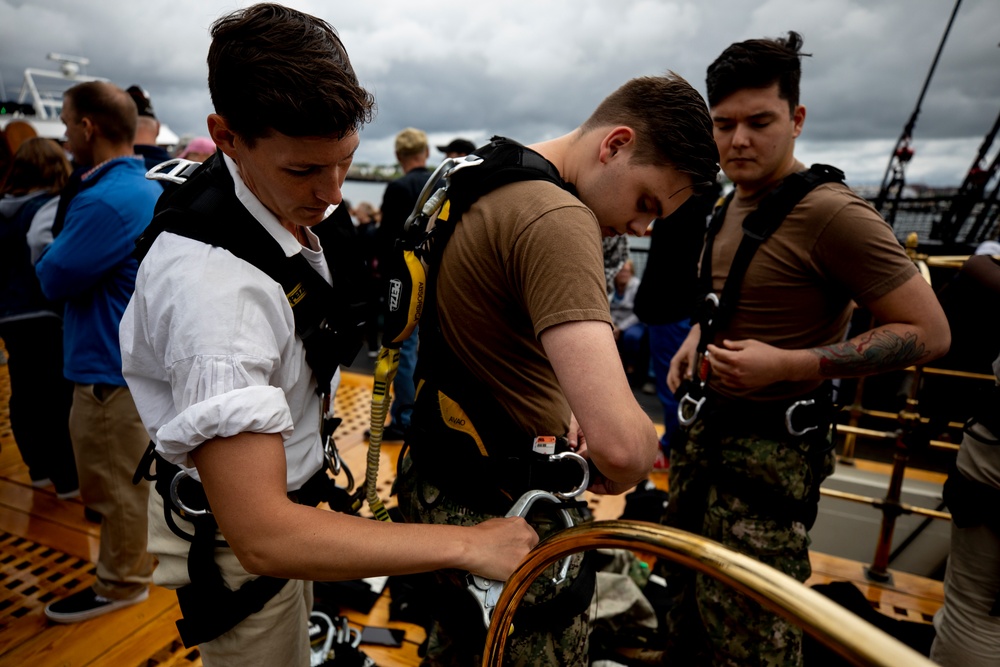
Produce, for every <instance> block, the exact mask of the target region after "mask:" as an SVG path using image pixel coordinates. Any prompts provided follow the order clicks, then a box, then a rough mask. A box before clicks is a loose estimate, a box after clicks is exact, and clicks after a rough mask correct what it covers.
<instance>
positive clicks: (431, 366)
mask: <svg viewBox="0 0 1000 667" xmlns="http://www.w3.org/2000/svg"><path fill="white" fill-rule="evenodd" d="M474 155H476V156H479V157H481V158H483V163H482V164H480V165H478V166H475V167H471V168H467V169H460V170H458V171H456V172H455V174H453V175H452V176H451V177H450V179H451V180H450V183H449V186H448V201H449V212H448V219H447V220H446V221H443V222H442V221H441V220H440V219H439V221H438V222H437V223H435V227H434V230H432V232H431V234H433V235H434V236H433V237H431V239H432V241H431V245H430V250H429V253H428V255H427V262H428V265H429V270H428V280H427V285H428V286H427V295H426V298H425V302H424V313H423V317H422V320H423V323H424V324H423V325H422V326H421V327H420V358H419V359H418V360H417V368H416V373H415V375H416V377H417V378H418V379H419V380H422V381H424V387H423V388H422V390H421V393H423V392H430V393H434V392H436V390H437V389H440V390H441V391H443V392H444V393H445V394H446V395H448V396H449V397H451V398H452V399H454V400H456V401H457V402H460V404H461V406H462V409H463V410H465V412H466V413H467V414H468V415H469V417H470V419H471V420H472V423H473V424H474V425H475V428H476V430H477V431H478V433H479V435H480V436H481V438H482V440H483V443H484V445H485V447H486V449H487V451H488V453H489V457H490V458H492V457H496V458H497V460H500V459H503V458H508V457H510V456H516V455H517V453H518V452H519V451H523V452H525V453H526V454H530V447H531V443H532V441H533V438H534V436H536V435H539V434H538V433H529V432H528V431H526V430H525V429H523V428H521V427H520V426H518V424H517V423H516V422H515V420H514V419H513V417H512V416H511V415H509V414H508V413H507V411H506V410H505V408H504V407H503V406H502V405H501V404H500V403H499V402H498V401H497V400H496V399H495V398H494V396H493V392H492V391H491V390H490V389H489V387H488V386H487V385H486V384H485V383H484V382H483V381H482V380H480V379H479V378H478V377H476V376H475V374H474V373H472V371H470V370H469V368H468V366H467V365H466V364H465V363H464V362H463V361H462V359H461V358H460V357H459V355H457V354H455V352H454V351H453V350H452V348H451V346H450V345H448V343H447V341H445V339H444V334H443V333H442V331H441V326H440V321H439V318H438V310H437V289H436V286H437V274H438V271H439V269H440V264H441V257H442V255H443V253H444V248H445V246H446V245H447V243H448V241H449V239H450V238H451V233H452V232H453V231H454V228H455V225H457V224H458V222H459V221H460V220H461V218H462V215H463V214H464V213H465V212H466V211H468V210H469V208H470V207H471V206H472V204H473V203H475V201H476V200H477V199H479V198H480V197H482V196H484V195H485V194H487V193H489V192H492V191H493V190H496V189H497V188H500V187H502V186H504V185H509V184H511V183H516V182H520V181H530V180H542V181H547V182H549V183H552V184H554V185H556V186H557V187H559V188H562V189H564V190H567V191H568V192H570V193H573V194H575V193H574V191H573V188H572V186H571V185H569V184H567V183H566V182H565V181H563V179H562V177H561V176H560V175H559V171H558V169H556V167H555V166H554V165H553V164H552V163H551V162H549V161H548V160H546V159H545V158H544V157H542V156H541V155H540V154H538V153H536V152H535V151H533V150H531V149H530V148H527V147H525V146H523V145H521V144H519V143H518V142H516V141H513V140H510V139H506V138H504V137H493V139H492V140H491V141H490V143H489V144H487V145H486V146H483V147H481V148H477V149H476V151H475V152H474ZM456 397H461V399H460V400H458V398H456ZM427 398H431V399H432V400H433V401H435V402H436V399H435V398H433V397H428V396H426V395H425V401H427ZM418 403H422V404H424V405H426V404H427V403H425V402H421V401H420V397H419V396H418ZM437 415H440V412H437ZM424 416H425V417H426V416H427V415H424ZM431 418H432V419H433V417H431ZM420 421H421V417H420V416H418V415H416V414H415V415H414V417H413V419H412V420H411V425H413V424H414V423H417V424H419V422H420ZM428 430H429V431H431V432H434V431H437V430H438V429H437V428H436V425H435V427H432V428H429V429H428ZM542 435H561V434H554V433H553V434H542ZM414 444H416V446H414V447H413V451H414V452H416V450H417V448H418V447H420V445H421V444H424V443H417V439H414ZM426 445H427V447H428V448H435V447H439V444H438V443H435V442H433V441H429V442H427V443H426ZM520 445H523V447H521V446H520ZM428 455H429V454H425V455H424V457H425V459H426V457H427V456H428ZM458 458H462V457H458ZM414 459H415V460H419V459H420V455H419V454H415V455H414ZM515 497H516V496H515Z"/></svg>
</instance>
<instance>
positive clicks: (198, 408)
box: [156, 387, 293, 467]
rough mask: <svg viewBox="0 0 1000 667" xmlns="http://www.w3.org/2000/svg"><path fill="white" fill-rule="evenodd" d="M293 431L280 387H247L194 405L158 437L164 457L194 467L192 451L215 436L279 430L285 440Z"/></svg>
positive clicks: (172, 461) (160, 430)
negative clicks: (190, 455) (191, 456)
mask: <svg viewBox="0 0 1000 667" xmlns="http://www.w3.org/2000/svg"><path fill="white" fill-rule="evenodd" d="M292 430H293V424H292V416H291V413H290V412H289V409H288V403H286V402H285V394H284V392H282V391H281V390H280V389H278V388H277V387H244V388H242V389H234V390H233V391H230V392H227V393H225V394H221V395H219V396H212V397H211V398H208V399H205V400H203V401H201V402H199V403H195V404H194V405H191V406H190V407H188V408H186V409H185V410H183V411H182V412H181V413H180V414H178V415H177V416H176V417H174V418H173V419H171V420H170V421H169V422H167V423H166V424H164V425H163V426H161V427H160V429H159V430H158V431H157V432H156V439H157V441H158V442H159V444H160V453H161V454H162V456H163V458H165V459H167V460H168V461H170V462H171V463H173V464H176V465H183V466H186V467H191V465H192V463H191V461H190V460H189V458H188V456H189V454H190V453H191V450H193V449H194V448H195V447H197V446H198V445H200V444H202V443H203V442H206V441H208V440H211V439H212V438H230V437H232V436H234V435H239V434H240V433H279V434H281V437H282V439H285V438H288V437H289V436H290V435H291V433H292Z"/></svg>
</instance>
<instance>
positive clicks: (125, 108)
mask: <svg viewBox="0 0 1000 667" xmlns="http://www.w3.org/2000/svg"><path fill="white" fill-rule="evenodd" d="M63 98H64V99H67V100H69V101H70V103H71V104H72V105H73V111H74V113H76V116H77V120H82V119H84V118H89V119H90V122H91V123H93V124H94V126H96V127H97V128H98V129H99V130H100V131H101V134H102V135H103V136H104V138H105V139H107V140H108V141H110V142H111V143H113V144H129V145H131V144H132V142H133V141H135V125H136V122H137V119H138V117H139V112H138V110H137V109H136V106H135V102H133V101H132V98H131V97H130V96H129V94H128V93H126V92H125V91H124V90H122V89H121V88H119V87H118V86H116V85H114V84H113V83H108V82H107V81H87V82H85V83H78V84H76V85H75V86H73V87H72V88H70V89H69V90H67V91H66V92H65V93H63Z"/></svg>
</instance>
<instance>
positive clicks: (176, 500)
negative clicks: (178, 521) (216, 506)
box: [170, 469, 212, 516]
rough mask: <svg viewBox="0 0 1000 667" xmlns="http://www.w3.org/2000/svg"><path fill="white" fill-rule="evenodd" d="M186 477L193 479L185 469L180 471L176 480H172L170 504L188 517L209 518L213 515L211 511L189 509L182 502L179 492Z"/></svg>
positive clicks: (175, 477) (175, 476)
mask: <svg viewBox="0 0 1000 667" xmlns="http://www.w3.org/2000/svg"><path fill="white" fill-rule="evenodd" d="M185 477H191V476H190V475H189V474H188V473H187V472H185V471H184V469H181V470H178V471H177V474H176V475H174V478H173V479H172V480H170V502H172V503H173V504H174V507H176V508H177V509H179V510H180V511H182V512H184V514H186V515H188V516H208V515H210V514H211V513H212V510H210V509H203V510H196V509H193V508H191V507H188V506H187V505H186V504H185V503H184V501H183V500H181V496H180V493H179V491H178V489H179V487H180V483H181V482H183V481H184V478H185Z"/></svg>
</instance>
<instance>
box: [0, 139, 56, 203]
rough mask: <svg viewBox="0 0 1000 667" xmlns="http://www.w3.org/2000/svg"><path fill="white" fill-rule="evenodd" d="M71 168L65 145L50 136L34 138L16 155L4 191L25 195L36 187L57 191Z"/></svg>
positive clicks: (50, 191) (25, 143) (50, 192)
mask: <svg viewBox="0 0 1000 667" xmlns="http://www.w3.org/2000/svg"><path fill="white" fill-rule="evenodd" d="M70 171H71V168H70V165H69V160H67V159H66V153H65V151H63V149H62V147H61V146H59V144H57V143H56V142H54V141H52V140H51V139H43V138H42V137H32V138H31V139H28V140H27V141H25V142H24V143H22V144H21V146H20V148H18V149H17V152H16V153H15V154H14V162H13V163H12V164H11V168H10V174H9V175H8V176H7V182H6V183H5V184H4V187H3V194H11V195H25V194H28V193H29V192H32V191H34V190H44V191H45V192H47V193H49V194H50V195H54V194H58V193H59V191H60V190H62V189H63V186H64V185H66V181H67V180H68V179H69V174H70Z"/></svg>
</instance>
